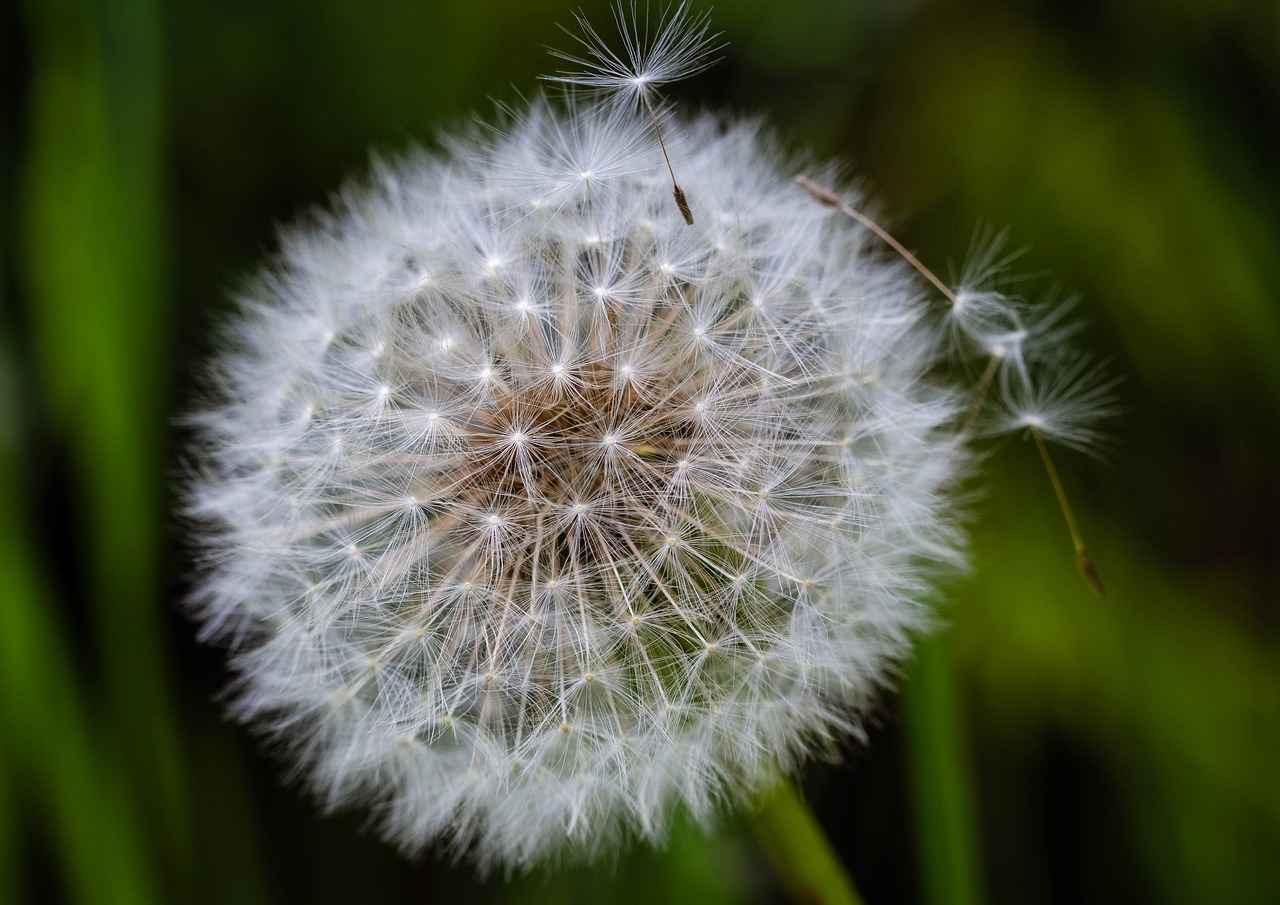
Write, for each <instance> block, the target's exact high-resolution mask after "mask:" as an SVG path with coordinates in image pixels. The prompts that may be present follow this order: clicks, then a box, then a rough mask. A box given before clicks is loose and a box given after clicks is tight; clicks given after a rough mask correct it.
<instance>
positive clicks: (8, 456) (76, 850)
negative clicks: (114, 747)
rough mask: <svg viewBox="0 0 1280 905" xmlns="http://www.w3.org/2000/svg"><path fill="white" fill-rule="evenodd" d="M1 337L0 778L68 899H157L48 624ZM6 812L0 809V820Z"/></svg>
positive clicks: (143, 849)
mask: <svg viewBox="0 0 1280 905" xmlns="http://www.w3.org/2000/svg"><path fill="white" fill-rule="evenodd" d="M5 339H6V338H5V337H4V335H3V334H0V575H2V576H4V595H5V596H4V604H3V606H0V738H3V740H4V743H5V745H4V756H5V762H4V764H3V767H4V773H3V774H0V780H8V779H10V778H12V780H13V782H14V785H15V787H20V788H23V789H24V795H23V804H24V805H25V806H26V807H27V808H29V809H31V810H32V811H34V816H35V817H36V818H37V820H38V822H39V823H40V824H43V825H46V826H48V827H49V828H50V830H51V831H52V836H53V838H54V840H55V843H56V845H57V846H58V847H59V849H60V850H59V856H60V860H61V866H62V868H63V871H62V872H63V874H64V875H65V878H66V881H67V884H68V887H69V888H68V889H67V890H66V892H67V894H68V899H69V900H70V901H74V902H78V903H83V905H98V903H118V905H147V903H150V902H159V901H160V897H159V896H158V894H157V891H156V880H155V878H156V876H157V873H156V870H155V865H154V863H153V862H152V860H151V858H152V854H153V853H152V852H151V851H149V850H148V846H147V842H146V840H145V837H144V835H143V833H142V830H141V827H140V826H139V822H138V819H137V815H136V813H135V812H134V810H133V808H132V806H131V804H132V802H131V800H130V798H129V797H127V795H126V793H125V791H124V789H123V788H122V785H121V783H120V782H119V777H118V776H116V775H114V774H113V772H112V771H113V767H114V762H113V761H112V760H111V759H110V758H104V757H102V755H101V750H102V747H103V746H102V744H101V743H100V741H99V739H98V738H95V733H94V732H92V731H91V728H90V726H89V723H88V717H87V713H86V707H85V704H84V699H83V696H82V694H81V691H80V689H78V688H77V683H76V680H75V676H74V671H73V669H72V666H71V658H70V656H69V653H68V646H67V644H66V642H65V638H64V637H63V635H62V633H61V631H60V629H59V627H58V626H57V625H56V623H55V621H54V616H53V614H54V613H56V612H57V609H58V608H57V605H56V604H55V602H54V601H53V600H52V599H51V595H50V594H49V593H48V587H47V583H46V582H44V581H42V580H41V577H40V575H39V574H38V573H37V565H36V557H35V555H34V551H33V550H32V549H31V545H30V543H29V538H30V522H31V520H30V518H29V517H28V516H27V514H26V513H24V512H23V511H22V510H21V506H20V501H21V500H22V498H23V493H22V492H21V485H20V484H19V480H20V475H21V468H20V466H21V463H20V462H19V461H18V455H17V448H18V446H17V437H18V433H19V431H18V427H17V425H16V423H15V422H16V417H15V416H16V413H17V403H16V400H17V398H18V393H17V392H16V387H15V386H14V379H13V375H14V369H13V368H12V367H11V366H10V356H9V355H8V354H7V353H8V352H9V349H10V346H9V345H8V343H7V342H5ZM0 810H4V808H3V806H2V805H0ZM5 816H6V815H5V814H2V813H0V823H3V822H4V821H5ZM3 829H8V827H3ZM0 844H3V840H0ZM3 857H4V856H3V855H0V858H3ZM0 891H4V890H3V887H2V886H0ZM4 901H6V902H8V901H20V899H17V898H15V899H9V898H6V899H4Z"/></svg>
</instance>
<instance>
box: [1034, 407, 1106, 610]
mask: <svg viewBox="0 0 1280 905" xmlns="http://www.w3.org/2000/svg"><path fill="white" fill-rule="evenodd" d="M1030 430H1031V436H1032V437H1034V438H1035V441H1036V448H1037V449H1039V450H1040V459H1041V461H1043V462H1044V470H1045V471H1047V472H1048V473H1049V483H1051V484H1052V485H1053V492H1054V493H1055V494H1057V497H1058V505H1059V506H1060V507H1061V508H1062V517H1063V518H1064V519H1066V522H1067V530H1068V531H1070V532H1071V542H1072V543H1073V544H1075V548H1076V565H1077V566H1078V567H1079V569H1080V574H1081V575H1082V576H1083V577H1084V580H1085V582H1086V583H1087V584H1088V585H1089V587H1090V588H1092V589H1093V592H1094V593H1095V594H1097V595H1098V596H1099V597H1102V596H1103V595H1105V594H1106V589H1105V588H1103V586H1102V579H1100V578H1099V577H1098V570H1097V569H1096V568H1094V565H1093V558H1092V557H1090V556H1089V551H1088V550H1087V549H1085V545H1084V538H1083V537H1081V536H1080V528H1079V526H1078V525H1076V517H1075V513H1073V512H1072V511H1071V504H1070V503H1068V502H1067V493H1066V491H1065V490H1063V489H1062V481H1061V480H1059V478H1058V469H1056V468H1054V466H1053V459H1052V458H1050V457H1049V447H1048V445H1047V444H1046V443H1045V442H1044V436H1043V435H1042V434H1041V433H1040V431H1039V430H1038V429H1036V428H1035V427H1032V428H1030Z"/></svg>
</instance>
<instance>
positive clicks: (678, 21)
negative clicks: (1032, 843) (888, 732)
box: [188, 6, 1096, 870]
mask: <svg viewBox="0 0 1280 905" xmlns="http://www.w3.org/2000/svg"><path fill="white" fill-rule="evenodd" d="M620 15H621V14H620ZM632 16H633V21H632V24H634V8H633V10H632ZM620 24H622V25H623V26H624V29H623V30H624V33H626V34H627V35H628V36H629V37H628V41H627V53H626V57H625V58H622V57H614V56H611V55H610V54H609V53H608V52H607V51H606V50H605V49H604V47H605V45H604V43H603V42H601V41H600V40H599V36H598V35H597V34H596V33H595V32H594V31H591V30H589V29H587V27H586V26H585V23H584V30H585V31H586V34H587V36H588V37H587V39H586V42H585V43H586V46H587V48H588V58H587V59H586V60H585V61H579V62H580V63H581V64H582V65H583V66H584V67H585V69H586V72H585V74H583V75H582V76H580V77H575V76H561V77H560V78H561V79H562V80H563V81H565V82H568V83H570V85H571V86H572V85H579V86H587V87H594V88H600V89H603V90H605V91H614V92H623V93H625V92H626V91H630V92H631V93H632V95H633V96H635V97H638V98H639V100H640V101H641V103H640V104H639V105H633V106H632V107H630V108H627V109H622V108H620V107H619V105H618V104H616V103H614V102H612V101H611V100H610V99H609V98H607V97H605V98H599V97H584V96H579V95H576V94H574V95H572V96H571V98H570V99H569V100H568V101H566V102H564V103H560V104H557V103H556V102H554V101H548V100H545V99H534V100H533V101H532V102H530V105H529V107H528V108H527V109H526V110H525V111H523V112H520V113H518V114H516V115H514V116H511V117H509V122H508V124H507V125H506V126H505V127H504V128H502V129H499V130H492V131H489V132H476V133H474V134H470V135H466V136H463V137H459V138H455V139H453V140H452V141H450V142H448V143H447V144H446V150H445V151H443V152H442V153H438V154H428V153H425V152H418V153H414V154H411V155H409V156H407V157H406V158H404V159H403V160H400V161H398V162H393V163H380V164H378V165H376V166H375V167H374V169H373V172H372V173H371V174H370V175H369V176H368V177H366V178H364V179H363V180H362V181H360V182H359V183H357V184H354V185H352V186H351V187H349V188H348V189H347V190H345V191H344V192H342V193H341V194H340V195H339V196H338V197H337V198H336V199H335V201H334V202H333V204H332V206H331V208H330V209H329V210H328V211H326V212H325V213H323V214H321V215H317V216H316V217H314V218H312V219H311V220H310V221H307V222H304V223H302V224H301V225H299V226H297V227H295V228H293V229H292V230H290V231H289V232H288V233H286V234H285V236H284V237H283V239H282V242H281V251H280V253H279V255H278V256H277V258H276V259H275V260H274V261H273V262H272V263H271V264H270V265H269V267H267V268H266V269H265V270H264V271H263V273H262V275H260V276H259V277H258V279H257V280H256V282H255V283H254V284H253V285H252V286H251V288H250V289H249V291H248V292H247V293H246V295H245V298H244V301H243V304H242V306H241V310H240V313H239V314H238V315H236V317H235V318H234V319H233V320H232V321H231V323H230V324H229V325H228V327H227V329H226V331H225V339H226V345H225V349H224V351H223V352H222V353H221V354H220V355H219V356H218V357H217V359H216V360H215V361H214V362H213V364H212V366H211V369H210V370H211V373H210V375H209V379H208V387H209V396H210V398H209V401H208V402H207V403H206V404H205V406H204V407H203V409H202V410H201V411H200V412H198V413H197V414H196V415H194V416H193V419H194V421H195V423H196V425H197V427H198V430H199V436H200V441H199V447H198V450H197V453H196V454H197V456H198V458H199V460H200V463H201V464H200V468H199V472H198V475H197V477H195V478H194V479H193V480H192V481H191V483H190V486H189V487H188V498H189V511H190V513H191V515H192V516H193V517H194V518H195V519H196V520H198V522H199V523H200V525H201V526H202V530H203V532H204V542H205V551H206V553H205V558H204V565H205V568H204V573H203V576H202V578H201V580H200V583H199V588H198V591H197V594H196V596H195V602H194V606H195V609H196V612H197V614H198V617H199V619H200V620H201V621H202V622H203V624H204V633H205V636H206V637H210V638H219V639H222V640H224V641H225V642H226V643H227V644H228V645H229V646H230V647H231V648H232V651H233V653H232V664H233V666H234V668H235V670H236V672H237V675H238V679H237V682H236V684H235V688H234V695H233V700H234V703H233V710H234V713H235V714H236V716H237V717H239V718H240V719H242V720H244V721H245V722H248V723H251V724H253V725H254V726H256V727H258V728H259V729H260V730H261V731H262V732H263V733H264V734H266V735H267V736H269V737H270V738H271V739H273V740H274V741H275V742H276V743H278V745H279V746H280V747H281V748H282V749H283V750H284V751H286V752H287V755H288V757H289V758H291V760H292V761H293V762H294V763H295V764H296V767H297V771H298V775H299V776H300V777H302V778H303V780H304V781H305V782H306V784H307V785H308V786H309V787H310V788H311V789H312V790H313V791H314V793H315V794H316V796H317V797H318V798H319V799H320V801H321V802H322V803H323V804H324V806H325V807H327V808H338V807H342V806H349V805H353V804H364V805H366V806H368V807H369V808H370V809H371V810H372V812H373V813H374V815H375V817H376V820H377V823H378V826H379V827H380V829H381V832H382V833H383V834H384V835H385V837H386V838H387V839H388V840H390V841H391V842H393V843H394V844H396V845H397V846H399V847H400V848H401V849H402V850H404V851H405V852H407V853H417V852H421V851H423V850H424V849H426V848H427V847H429V846H433V845H439V846H445V847H449V848H451V849H452V850H453V851H454V852H455V853H463V852H469V853H470V854H471V855H472V856H473V857H474V859H475V861H476V863H477V864H478V865H479V866H480V868H481V869H482V870H483V869H490V868H499V869H504V870H513V869H517V870H518V869H525V868H527V867H529V866H531V865H534V864H536V863H539V862H541V861H544V860H546V859H549V858H553V857H565V856H568V857H590V856H592V855H594V854H597V853H599V852H601V851H602V850H605V849H607V848H608V847H609V846H610V845H611V844H612V843H614V842H615V841H616V840H618V839H620V838H624V837H626V838H633V837H640V838H644V839H648V840H653V841H658V840H660V839H661V838H662V837H663V835H664V833H665V830H666V827H667V825H668V824H669V822H670V820H671V818H672V815H673V813H674V812H675V811H676V810H677V809H679V808H683V809H686V810H687V811H688V812H690V813H692V814H693V815H694V816H695V817H697V818H699V819H702V820H708V819H710V818H711V817H712V816H713V815H714V814H715V813H716V812H717V810H718V809H719V807H720V806H721V805H722V804H723V803H724V802H726V801H728V802H741V801H743V800H744V799H745V798H746V797H748V796H750V795H752V794H754V793H757V792H760V791H763V790H764V789H765V788H766V787H768V786H769V785H771V784H772V783H774V782H776V779H777V777H778V775H779V771H788V770H792V769H794V768H795V767H797V766H798V765H799V764H800V763H801V762H802V761H803V760H804V759H805V758H806V757H808V756H810V755H812V754H815V753H820V752H825V751H828V750H830V749H831V747H832V743H833V741H835V740H836V739H839V738H843V737H847V736H849V735H856V734H857V733H858V732H859V727H860V720H861V718H862V715H863V714H864V713H865V712H866V710H867V708H868V707H870V706H872V704H873V703H874V701H875V699H876V696H877V693H878V691H879V690H880V689H881V687H882V686H883V685H884V683H885V681H886V677H887V676H888V674H889V672H890V670H891V668H892V667H893V665H894V664H895V662H897V661H898V660H899V659H900V658H901V657H902V656H903V654H904V653H905V651H906V649H907V645H908V641H909V638H910V637H911V636H912V634H913V633H915V632H917V631H918V630H920V629H921V628H922V627H924V626H925V625H926V624H927V622H928V612H927V608H926V605H925V600H926V599H927V596H928V593H929V591H930V588H931V587H932V583H933V581H934V579H935V578H936V576H937V575H938V574H939V573H940V571H943V570H945V569H949V568H954V567H957V566H959V565H960V564H962V562H963V558H964V557H963V553H962V541H963V538H962V533H961V531H960V530H959V526H958V518H957V515H956V513H955V506H954V503H953V502H952V498H953V490H954V488H955V485H956V482H957V481H958V480H959V479H960V478H961V477H962V476H963V475H964V474H965V472H966V470H967V469H968V468H969V465H970V461H971V455H970V452H969V441H970V440H971V438H972V434H971V432H970V431H968V430H967V428H966V426H965V425H964V423H963V418H962V415H963V413H964V411H965V409H966V407H967V405H968V404H969V399H970V396H971V393H972V391H971V390H969V389H966V388H965V387H963V385H961V384H960V383H959V382H958V379H957V378H955V377H949V376H948V371H947V370H945V369H943V368H940V366H939V363H940V361H942V360H943V359H944V358H945V357H946V356H947V354H948V346H949V341H948V338H947V336H948V334H947V331H946V330H943V329H940V328H939V318H938V317H937V316H936V308H935V307H934V304H933V303H932V302H931V301H930V299H929V298H928V296H927V294H926V293H925V292H924V291H923V289H922V287H921V285H920V284H919V283H918V282H917V281H916V279H915V278H914V276H913V275H912V274H911V272H910V271H909V270H908V269H907V268H905V267H904V266H902V264H901V263H900V261H899V259H898V258H896V257H894V256H891V255H884V254H879V253H877V252H875V251H874V249H876V248H878V247H879V245H878V244H876V243H875V242H874V241H873V236H874V235H879V234H880V233H881V232H882V231H880V230H878V228H874V229H873V228H872V227H871V226H868V225H867V223H866V222H864V221H862V220H859V219H858V218H856V217H846V216H841V215H840V213H839V211H838V210H833V208H840V209H841V210H844V209H847V210H854V208H853V206H851V204H852V203H851V202H848V201H846V200H844V199H843V198H841V197H840V196H836V195H835V194H834V193H833V192H831V191H830V190H827V189H823V188H821V187H819V186H818V185H817V183H813V182H810V183H808V185H806V186H805V187H806V188H808V189H809V192H808V193H806V192H804V191H800V190H798V189H797V188H796V186H795V185H794V183H793V180H792V176H793V175H794V174H793V172H789V170H792V168H793V166H794V161H791V160H788V159H787V158H786V157H784V156H783V155H781V154H780V153H779V152H778V151H777V150H776V145H775V142H774V141H773V140H772V139H771V138H770V137H769V135H768V133H767V132H766V131H765V130H763V129H762V128H761V127H760V126H759V124H757V123H752V122H741V121H735V120H725V119H721V118H717V117H713V116H703V117H699V118H695V119H692V120H690V121H688V122H686V123H684V125H683V132H684V135H683V142H682V145H681V147H682V154H681V158H680V166H681V171H682V173H683V174H684V177H685V178H686V179H687V181H688V183H689V184H690V185H693V186H696V191H697V197H698V206H699V212H700V216H699V218H698V220H697V221H696V223H693V222H685V223H681V222H678V221H675V220H674V218H673V217H671V216H670V211H669V206H668V205H669V202H668V201H665V200H664V196H665V187H664V178H663V176H664V170H666V171H668V172H669V171H670V165H669V162H667V164H666V166H665V167H664V166H663V164H661V163H658V162H656V161H654V160H652V159H651V158H650V156H648V155H644V154H642V153H637V151H636V149H637V148H639V147H640V146H642V145H643V143H644V141H645V136H646V135H647V133H648V131H649V129H650V128H652V127H653V126H654V125H655V124H656V122H657V117H656V114H655V112H654V110H655V108H654V106H653V103H652V101H651V96H650V94H649V92H650V88H651V86H657V85H661V84H664V83H665V82H668V81H670V80H672V79H674V78H677V77H680V76H682V75H687V74H689V73H690V72H693V71H696V70H698V69H699V68H701V67H702V66H704V65H706V64H707V62H708V55H709V54H710V53H711V52H712V50H711V41H712V38H711V37H709V36H708V33H707V25H706V20H705V18H695V19H692V20H687V19H686V18H685V10H684V7H683V6H682V7H680V8H678V9H677V11H676V13H675V15H674V16H673V17H672V18H671V19H670V21H669V22H667V23H666V24H665V25H664V26H663V30H662V31H661V32H660V35H659V37H658V38H657V40H656V41H655V42H653V43H652V44H651V45H646V44H644V43H643V42H642V40H641V39H640V38H639V37H637V32H636V30H635V28H634V27H628V23H627V22H626V21H625V18H623V19H621V20H620ZM673 179H674V177H673ZM677 191H678V190H677ZM824 193H825V195H824ZM815 198H817V200H819V201H822V202H823V203H821V204H819V203H815ZM854 200H855V201H856V199H854ZM686 220H687V221H692V217H691V216H687V217H686ZM943 288H944V289H946V287H945V286H943ZM947 292H948V293H950V292H951V291H950V290H947ZM951 297H952V299H953V300H954V298H955V296H954V294H951ZM986 322H987V321H986V320H984V321H983V323H986ZM1029 322H1034V320H1033V321H1029ZM1052 332H1053V331H1050V333H1052ZM1023 357H1024V359H1025V360H1031V361H1034V360H1037V359H1036V356H1035V354H1034V348H1030V349H1029V350H1025V353H1024V355H1023ZM1017 373H1018V374H1024V373H1025V374H1026V375H1028V379H1029V375H1030V374H1031V373H1032V371H1031V370H1028V369H1021V368H1020V369H1019V370H1018V372H1017ZM1076 376H1078V375H1074V374H1072V373H1071V372H1070V371H1068V372H1067V376H1066V377H1064V378H1062V381H1064V382H1065V383H1066V384H1071V383H1073V382H1074V379H1075V377H1076ZM1019 379H1021V378H1019ZM1049 386H1050V387H1051V388H1052V389H1051V391H1050V392H1049V394H1048V396H1046V397H1043V400H1042V401H1047V400H1048V399H1050V398H1053V399H1065V398H1066V397H1065V396H1062V395H1061V394H1060V393H1058V391H1057V385H1056V384H1053V383H1050V384H1049ZM1009 398H1013V397H1012V396H1010V397H1009ZM1028 398H1036V397H1028ZM1094 402H1096V399H1095V397H1094V396H1093V395H1091V394H1090V393H1086V394H1085V395H1084V396H1083V397H1077V398H1076V402H1075V403H1067V402H1064V403H1062V404H1059V405H1057V406H1056V407H1052V408H1053V409H1054V411H1055V412H1056V413H1057V414H1056V415H1054V416H1053V417H1056V418H1058V419H1060V420H1059V422H1057V423H1059V424H1061V425H1062V427H1060V428H1058V429H1050V428H1049V427H1048V426H1047V423H1046V427H1045V429H1044V431H1043V433H1044V434H1045V435H1046V436H1050V437H1054V436H1058V435H1062V436H1064V437H1065V438H1067V439H1068V440H1070V439H1071V438H1073V437H1074V438H1075V439H1076V440H1077V441H1083V440H1084V439H1087V437H1088V436H1089V435H1088V434H1087V433H1086V431H1087V430H1088V428H1087V427H1086V423H1087V421H1088V414H1089V411H1088V410H1089V406H1090V404H1091V403H1094ZM1045 417H1046V418H1048V417H1050V415H1049V412H1048V407H1047V408H1046V412H1045ZM1067 425H1070V426H1069V427H1068V426H1067ZM1037 436H1038V437H1039V436H1040V435H1039V434H1037Z"/></svg>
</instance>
